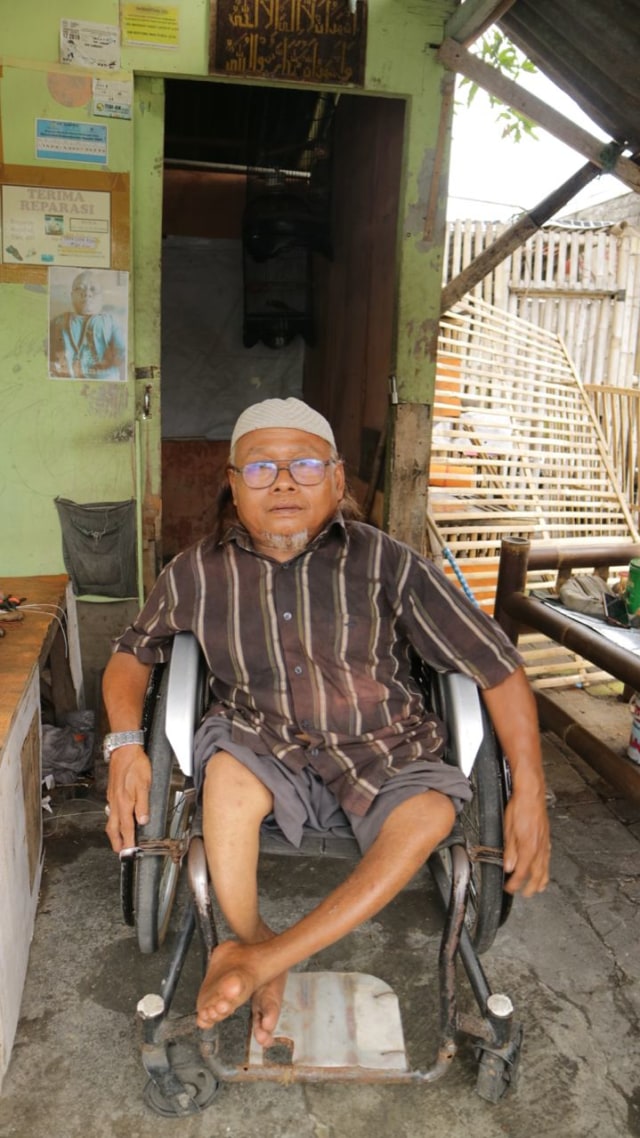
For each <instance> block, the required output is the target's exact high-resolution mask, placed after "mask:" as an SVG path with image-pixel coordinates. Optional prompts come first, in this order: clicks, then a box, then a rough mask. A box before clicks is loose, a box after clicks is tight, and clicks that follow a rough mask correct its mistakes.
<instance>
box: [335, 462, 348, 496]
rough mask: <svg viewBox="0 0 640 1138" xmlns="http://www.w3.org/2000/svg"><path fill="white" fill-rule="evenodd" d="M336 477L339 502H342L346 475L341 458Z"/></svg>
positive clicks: (337, 464)
mask: <svg viewBox="0 0 640 1138" xmlns="http://www.w3.org/2000/svg"><path fill="white" fill-rule="evenodd" d="M334 477H335V480H336V490H337V491H338V501H339V502H341V501H342V499H343V498H344V491H345V482H346V479H345V473H344V462H343V461H342V459H341V458H339V459H338V461H337V463H336V469H335V474H334Z"/></svg>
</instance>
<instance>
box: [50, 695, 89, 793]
mask: <svg viewBox="0 0 640 1138" xmlns="http://www.w3.org/2000/svg"><path fill="white" fill-rule="evenodd" d="M63 719H64V723H63V725H62V726H60V727H53V726H52V725H51V724H49V723H44V724H43V726H42V778H43V781H44V779H46V778H47V776H49V775H50V776H51V777H52V778H53V779H54V781H55V783H56V784H57V785H58V786H64V785H68V784H69V783H72V782H76V781H77V779H78V778H79V777H80V776H81V775H83V774H86V773H88V772H89V771H91V770H92V769H93V743H94V729H93V727H94V714H93V712H92V711H70V712H69V713H68V714H67V715H65V716H64V717H63Z"/></svg>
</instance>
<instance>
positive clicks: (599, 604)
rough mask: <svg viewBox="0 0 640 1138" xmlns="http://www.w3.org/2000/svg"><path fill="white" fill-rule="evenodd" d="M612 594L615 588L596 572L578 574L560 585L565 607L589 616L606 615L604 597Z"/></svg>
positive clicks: (561, 597) (561, 598)
mask: <svg viewBox="0 0 640 1138" xmlns="http://www.w3.org/2000/svg"><path fill="white" fill-rule="evenodd" d="M612 596H614V593H613V590H612V589H610V588H609V586H608V585H607V584H606V582H605V581H603V580H602V577H598V576H597V574H595V573H593V574H587V573H580V574H577V575H576V576H575V577H570V578H569V580H568V581H565V583H564V585H562V586H561V587H560V600H561V601H562V603H563V605H564V606H565V608H568V609H572V610H573V611H574V612H584V613H587V614H588V615H589V616H602V617H604V616H606V611H607V610H606V607H605V603H604V598H605V597H612Z"/></svg>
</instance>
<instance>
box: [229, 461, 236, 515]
mask: <svg viewBox="0 0 640 1138" xmlns="http://www.w3.org/2000/svg"><path fill="white" fill-rule="evenodd" d="M227 482H228V483H229V489H230V490H231V498H232V500H233V504H234V506H235V504H236V472H235V470H232V469H231V467H230V466H228V467H227Z"/></svg>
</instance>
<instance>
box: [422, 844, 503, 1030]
mask: <svg viewBox="0 0 640 1138" xmlns="http://www.w3.org/2000/svg"><path fill="white" fill-rule="evenodd" d="M429 869H430V870H431V873H432V876H433V879H434V881H435V883H436V885H437V887H438V890H439V892H440V896H441V897H442V901H443V903H444V904H445V905H448V903H449V891H450V885H449V878H448V876H447V873H446V871H445V868H444V866H443V864H442V861H441V860H440V858H439V855H434V856H433V857H431V858H429ZM458 952H459V953H460V959H461V960H462V963H463V965H464V970H465V972H466V973H467V977H468V980H469V983H470V985H471V989H472V991H473V994H474V996H475V998H476V1002H477V1004H478V1007H479V1008H480V1011H481V1012H482V1014H483V1015H484V1014H485V1011H486V1007H487V1000H488V999H489V996H490V995H491V987H490V985H489V981H488V980H487V977H486V976H485V973H484V970H483V968H482V965H481V964H480V961H479V959H478V954H477V952H476V950H475V948H474V947H473V945H472V943H471V938H470V936H469V933H468V930H467V928H466V926H465V925H464V924H463V926H462V929H461V931H460V945H459V948H458Z"/></svg>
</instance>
